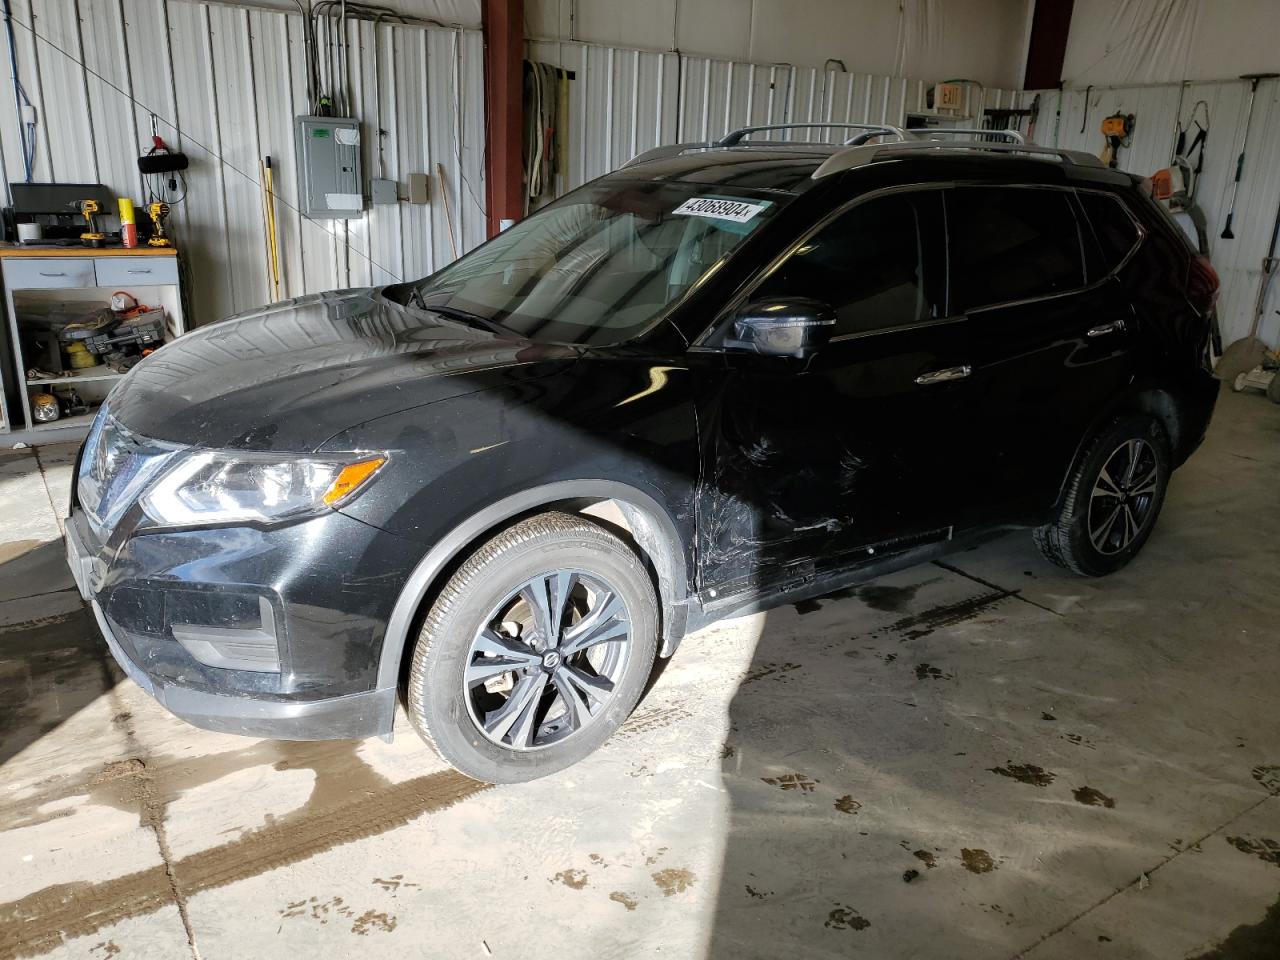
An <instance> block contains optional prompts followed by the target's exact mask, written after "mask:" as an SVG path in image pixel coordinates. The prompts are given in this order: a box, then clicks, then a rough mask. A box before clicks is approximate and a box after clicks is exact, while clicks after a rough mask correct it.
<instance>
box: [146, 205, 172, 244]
mask: <svg viewBox="0 0 1280 960" xmlns="http://www.w3.org/2000/svg"><path fill="white" fill-rule="evenodd" d="M147 216H149V217H150V218H151V223H152V225H153V226H154V227H155V230H154V232H153V233H152V234H151V237H150V238H149V239H148V240H147V246H149V247H172V246H173V241H172V240H170V239H169V238H168V237H167V236H165V232H164V222H165V220H167V219H169V205H168V204H167V203H165V202H163V201H161V200H153V201H152V202H151V203H148V204H147Z"/></svg>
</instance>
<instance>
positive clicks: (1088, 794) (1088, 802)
mask: <svg viewBox="0 0 1280 960" xmlns="http://www.w3.org/2000/svg"><path fill="white" fill-rule="evenodd" d="M1071 795H1072V796H1073V797H1075V798H1076V802H1077V803H1083V804H1084V805H1085V806H1088V807H1106V808H1107V809H1108V810H1110V809H1111V808H1113V807H1114V806H1115V805H1116V802H1115V801H1114V800H1112V799H1111V798H1110V797H1108V796H1107V795H1106V794H1105V793H1103V792H1102V791H1101V790H1095V789H1094V788H1093V787H1076V788H1075V789H1074V790H1072V791H1071Z"/></svg>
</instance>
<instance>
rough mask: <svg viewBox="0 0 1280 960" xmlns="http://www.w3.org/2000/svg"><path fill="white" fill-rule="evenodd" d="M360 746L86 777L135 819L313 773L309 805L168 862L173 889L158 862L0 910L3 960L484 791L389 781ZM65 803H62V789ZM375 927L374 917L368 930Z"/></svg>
mask: <svg viewBox="0 0 1280 960" xmlns="http://www.w3.org/2000/svg"><path fill="white" fill-rule="evenodd" d="M357 746H358V744H357V742H356V741H331V742H327V743H326V742H322V743H313V744H286V743H281V742H272V741H264V742H263V743H260V744H255V745H254V746H253V747H251V748H249V749H247V750H243V751H234V752H232V753H230V754H219V755H216V756H212V757H208V758H204V759H202V760H201V761H200V762H199V763H194V764H191V763H189V762H185V761H184V762H177V761H175V762H172V763H170V764H168V765H166V764H165V763H163V762H153V763H152V764H149V765H147V764H143V763H142V762H141V761H136V760H134V761H123V764H124V765H123V766H121V765H120V764H112V765H109V766H108V767H107V768H105V769H104V770H102V771H101V772H100V774H99V775H98V777H105V779H99V780H98V782H97V783H96V784H95V783H92V780H94V779H98V777H95V778H90V780H91V783H90V786H89V789H91V790H92V791H94V792H93V793H92V794H91V796H92V797H93V799H94V800H95V801H96V802H103V801H106V802H114V803H117V804H120V805H122V806H126V807H127V806H128V805H129V804H131V803H132V804H133V807H132V808H133V809H137V810H138V811H139V817H140V819H141V820H142V821H143V822H144V824H145V823H150V822H153V821H155V820H156V818H159V819H160V820H162V819H163V817H164V809H165V806H166V805H167V802H168V801H169V800H170V799H172V798H173V797H175V796H178V795H180V794H181V793H182V792H184V791H185V790H186V789H189V788H190V787H191V786H193V785H198V784H201V783H207V782H211V781H213V780H217V779H220V778H221V777H222V776H225V775H226V774H227V773H229V772H234V771H235V770H239V769H244V768H245V767H251V766H256V765H260V764H261V763H262V762H263V760H264V759H265V758H267V757H270V756H275V757H276V758H277V759H276V762H275V763H274V764H273V766H274V768H275V769H277V770H282V769H290V768H293V767H301V768H309V769H311V770H313V771H314V772H315V775H316V776H315V785H314V787H313V788H312V792H311V795H310V797H309V798H308V800H307V802H306V803H305V804H303V805H302V806H301V807H299V808H298V809H297V810H295V811H293V812H291V813H289V814H287V815H285V816H281V817H278V818H276V819H275V820H274V821H272V822H269V823H267V824H266V825H264V826H262V827H259V828H257V829H255V830H249V831H246V832H245V833H244V834H242V835H241V836H240V837H239V838H237V839H236V840H233V841H231V842H229V843H226V844H223V845H221V846H218V847H213V848H210V849H208V850H201V851H200V852H198V853H194V854H191V855H189V856H186V857H183V858H182V859H180V860H177V861H175V862H173V863H172V865H171V866H170V868H169V869H171V870H172V874H173V884H172V885H171V882H170V877H169V874H168V872H167V871H166V865H165V864H164V863H158V864H156V865H155V866H154V867H150V868H148V869H146V870H140V871H137V872H135V873H131V874H127V875H125V876H122V877H116V878H113V879H111V880H105V881H102V882H101V883H86V882H75V883H63V884H56V885H53V886H49V887H45V888H44V889H42V890H37V891H36V892H34V893H32V894H29V895H28V896H26V897H23V898H21V899H20V900H15V901H12V902H9V903H3V904H0V956H6V957H7V956H10V955H12V956H32V955H35V954H39V953H44V952H46V951H48V950H49V949H50V948H52V947H53V946H55V945H56V944H58V943H60V942H62V941H63V940H64V939H70V938H72V937H77V936H84V935H87V934H90V933H93V932H94V931H95V930H99V929H101V928H102V927H105V926H108V925H110V924H113V923H117V922H119V921H121V920H124V919H126V918H128V917H135V916H139V915H142V914H146V913H151V912H153V911H155V910H158V909H160V908H161V907H164V906H167V905H169V904H171V903H172V902H173V890H174V887H175V886H176V888H177V889H178V890H180V891H181V892H182V895H183V897H184V898H189V897H191V896H193V895H195V894H197V893H200V892H202V891H205V890H211V889H215V888H217V887H223V886H227V885H228V884H231V883H235V882H237V881H240V880H245V879H248V878H249V877H254V876H258V875H259V874H262V873H265V872H267V871H268V870H273V869H275V868H277V867H282V866H287V865H289V864H293V863H298V862H300V861H302V860H306V859H308V858H310V857H313V856H315V855H316V854H319V853H323V852H325V851H327V850H331V849H333V848H334V847H337V846H339V845H341V844H344V843H350V842H352V841H354V840H360V839H364V838H366V837H372V836H377V835H379V834H382V833H386V832H387V831H389V830H393V829H395V828H397V827H401V826H403V825H405V824H407V823H409V822H410V821H412V820H414V819H416V818H417V817H419V816H421V815H423V814H425V813H432V812H436V811H439V810H443V809H445V808H447V807H450V806H452V805H454V804H455V803H459V802H460V801H462V800H465V799H467V798H468V797H471V796H474V795H475V794H477V793H479V792H481V791H483V790H486V789H488V785H487V784H483V783H479V782H478V781H475V780H471V779H469V778H467V777H464V776H462V775H461V774H459V773H455V772H453V771H445V772H440V773H432V774H428V775H426V776H422V777H415V778H413V779H410V780H406V781H403V782H401V783H391V782H390V781H388V780H387V779H386V778H384V777H383V776H381V775H380V774H378V773H377V772H376V771H375V770H373V768H372V767H370V766H369V765H368V764H367V763H365V762H364V761H363V760H362V759H361V758H360V757H359V755H358V753H357V751H356V747H357ZM61 795H66V792H65V786H64V788H63V790H62V791H61ZM367 925H368V926H369V929H373V928H374V927H376V926H377V922H376V918H370V919H369V921H368V922H367Z"/></svg>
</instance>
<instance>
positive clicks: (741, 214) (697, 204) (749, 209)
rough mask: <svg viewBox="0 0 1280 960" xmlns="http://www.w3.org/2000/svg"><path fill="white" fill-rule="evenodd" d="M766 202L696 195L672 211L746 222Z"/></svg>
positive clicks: (765, 204)
mask: <svg viewBox="0 0 1280 960" xmlns="http://www.w3.org/2000/svg"><path fill="white" fill-rule="evenodd" d="M767 206H769V203H768V201H766V202H764V203H743V202H742V201H741V200H717V199H716V198H715V197H694V198H693V199H692V200H686V201H685V202H684V203H682V204H680V206H678V207H676V208H675V209H674V210H672V211H671V212H672V213H673V214H676V215H679V214H684V215H685V216H687V217H710V218H711V219H713V220H732V221H733V222H734V223H746V222H747V221H748V220H750V219H751V218H752V217H754V216H755V215H756V214H758V213H759V212H760V211H761V210H763V209H765V207H767Z"/></svg>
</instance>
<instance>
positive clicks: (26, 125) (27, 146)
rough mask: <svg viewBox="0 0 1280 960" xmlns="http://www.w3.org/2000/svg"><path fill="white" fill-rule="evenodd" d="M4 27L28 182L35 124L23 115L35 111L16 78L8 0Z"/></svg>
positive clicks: (32, 169) (32, 163)
mask: <svg viewBox="0 0 1280 960" xmlns="http://www.w3.org/2000/svg"><path fill="white" fill-rule="evenodd" d="M19 26H25V24H19ZM4 29H5V34H6V36H7V37H8V40H9V69H10V72H11V74H12V77H13V102H14V106H15V107H16V108H17V110H16V113H17V120H18V139H19V141H20V142H21V144H22V172H23V176H24V178H25V182H26V183H30V182H31V180H32V177H33V175H34V173H35V165H36V124H35V121H34V120H24V119H23V115H24V113H25V112H26V111H27V110H31V111H32V113H34V112H35V111H34V108H33V106H32V103H31V100H30V99H29V98H28V97H27V91H26V90H25V89H24V88H23V86H22V81H21V80H19V79H18V45H17V42H16V41H15V40H14V36H13V7H12V6H11V4H10V0H4ZM33 32H34V31H33Z"/></svg>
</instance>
